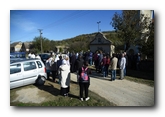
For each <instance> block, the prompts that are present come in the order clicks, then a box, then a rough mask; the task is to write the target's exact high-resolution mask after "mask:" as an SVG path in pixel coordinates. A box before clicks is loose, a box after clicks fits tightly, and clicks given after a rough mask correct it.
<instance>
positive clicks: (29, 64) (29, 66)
mask: <svg viewBox="0 0 165 117" xmlns="http://www.w3.org/2000/svg"><path fill="white" fill-rule="evenodd" d="M23 67H24V71H29V70H33V69H36V68H37V67H36V64H35V62H26V63H24V64H23Z"/></svg>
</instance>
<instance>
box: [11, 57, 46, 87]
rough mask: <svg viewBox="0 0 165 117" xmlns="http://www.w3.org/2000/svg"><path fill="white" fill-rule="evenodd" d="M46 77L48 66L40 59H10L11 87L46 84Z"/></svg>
mask: <svg viewBox="0 0 165 117" xmlns="http://www.w3.org/2000/svg"><path fill="white" fill-rule="evenodd" d="M46 79H47V74H46V68H45V65H44V63H43V62H42V61H41V60H40V59H24V60H14V61H13V60H12V61H10V89H13V88H17V87H21V86H25V85H29V84H35V83H36V84H37V85H44V83H45V80H46Z"/></svg>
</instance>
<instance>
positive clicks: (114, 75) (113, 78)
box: [111, 70, 116, 80]
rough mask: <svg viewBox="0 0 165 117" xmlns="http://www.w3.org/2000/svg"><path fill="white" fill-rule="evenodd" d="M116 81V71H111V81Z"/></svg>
mask: <svg viewBox="0 0 165 117" xmlns="http://www.w3.org/2000/svg"><path fill="white" fill-rule="evenodd" d="M115 79H116V70H111V80H115Z"/></svg>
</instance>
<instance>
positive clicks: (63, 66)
mask: <svg viewBox="0 0 165 117" xmlns="http://www.w3.org/2000/svg"><path fill="white" fill-rule="evenodd" d="M28 57H29V58H39V59H41V58H40V57H39V55H37V54H36V55H35V54H34V53H30V54H29V55H28ZM129 58H130V57H129V56H128V55H127V54H126V52H123V53H120V54H115V53H113V54H112V56H110V55H109V54H107V53H103V52H102V51H96V52H95V53H93V52H91V51H87V52H79V53H74V52H72V53H68V54H66V55H65V56H62V55H59V54H55V53H51V54H50V56H49V58H48V59H47V60H46V63H45V67H46V73H47V79H48V80H52V81H53V82H59V84H60V86H61V89H60V92H61V95H63V96H65V97H66V96H68V94H69V92H70V77H71V75H70V73H76V74H77V82H78V84H79V87H80V88H79V89H80V91H79V93H80V94H79V97H80V100H81V101H83V100H84V98H83V91H85V101H87V100H89V99H90V97H89V96H88V88H89V86H90V77H89V76H90V75H89V74H91V73H92V72H91V69H90V68H89V67H88V66H93V67H95V70H96V72H97V73H101V74H102V77H103V78H106V77H107V78H109V79H110V80H111V81H115V79H116V70H117V69H119V73H120V75H119V76H120V78H119V79H121V80H122V79H124V77H125V76H126V72H127V68H128V66H129V64H128V63H129V62H130V60H129ZM139 61H140V55H139V54H138V56H137V66H136V68H137V70H138V69H139V67H138V64H139ZM86 68H88V69H87V76H88V80H87V82H82V81H81V80H80V76H81V73H82V69H86ZM108 75H110V77H109V76H108ZM50 76H51V77H52V79H50ZM57 78H58V80H57Z"/></svg>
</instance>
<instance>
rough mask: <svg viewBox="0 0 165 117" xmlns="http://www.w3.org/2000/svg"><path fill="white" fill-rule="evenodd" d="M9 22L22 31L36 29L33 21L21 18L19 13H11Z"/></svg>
mask: <svg viewBox="0 0 165 117" xmlns="http://www.w3.org/2000/svg"><path fill="white" fill-rule="evenodd" d="M10 23H11V25H12V26H14V27H17V28H19V29H21V30H24V31H28V32H31V31H34V30H36V29H37V26H36V23H35V22H32V21H31V20H29V19H26V18H23V17H22V16H21V15H19V14H11V16H10Z"/></svg>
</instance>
